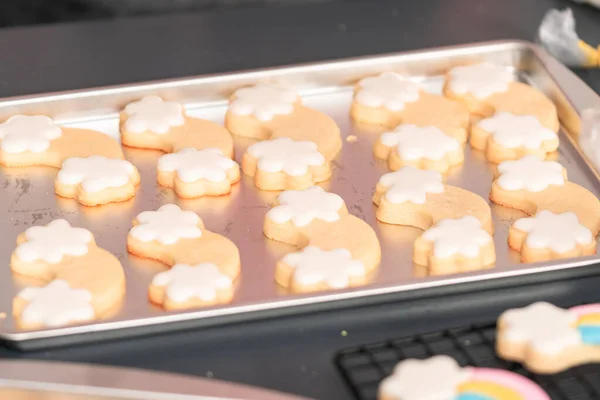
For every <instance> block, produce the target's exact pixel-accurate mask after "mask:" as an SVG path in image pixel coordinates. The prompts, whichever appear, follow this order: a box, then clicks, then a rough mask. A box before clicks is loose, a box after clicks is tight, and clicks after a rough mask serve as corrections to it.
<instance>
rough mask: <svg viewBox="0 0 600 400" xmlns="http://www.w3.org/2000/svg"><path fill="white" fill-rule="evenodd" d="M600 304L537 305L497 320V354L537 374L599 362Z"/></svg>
mask: <svg viewBox="0 0 600 400" xmlns="http://www.w3.org/2000/svg"><path fill="white" fill-rule="evenodd" d="M599 331H600V304H588V305H583V306H577V307H573V308H570V309H563V308H559V307H556V306H554V305H552V304H550V303H546V302H538V303H534V304H531V305H529V306H527V307H524V308H517V309H511V310H507V311H505V312H504V313H502V315H500V318H499V319H498V334H497V339H496V351H497V353H498V355H499V356H500V357H502V358H504V359H506V360H510V361H517V362H520V363H522V364H523V365H524V366H525V367H526V368H527V369H528V370H530V371H532V372H535V373H538V374H554V373H557V372H560V371H563V370H566V369H569V368H571V367H574V366H576V365H581V364H587V363H591V362H598V361H600V346H598V344H599V343H600V342H599V341H598V337H600V336H599Z"/></svg>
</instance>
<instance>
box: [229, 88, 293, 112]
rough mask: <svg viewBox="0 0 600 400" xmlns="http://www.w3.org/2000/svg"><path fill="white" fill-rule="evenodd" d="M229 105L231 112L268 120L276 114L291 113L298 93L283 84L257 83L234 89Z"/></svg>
mask: <svg viewBox="0 0 600 400" xmlns="http://www.w3.org/2000/svg"><path fill="white" fill-rule="evenodd" d="M233 97H234V99H233V101H232V102H231V104H230V105H229V111H231V112H232V113H233V114H236V115H240V116H246V115H254V117H256V119H258V120H259V121H270V120H272V119H273V117H275V116H276V115H286V114H291V113H292V112H293V111H294V103H295V102H296V101H298V94H297V93H296V92H295V91H293V90H291V89H288V88H285V87H283V86H278V85H273V84H267V83H259V84H257V85H255V86H252V87H247V88H242V89H238V90H236V91H235V93H234V95H233Z"/></svg>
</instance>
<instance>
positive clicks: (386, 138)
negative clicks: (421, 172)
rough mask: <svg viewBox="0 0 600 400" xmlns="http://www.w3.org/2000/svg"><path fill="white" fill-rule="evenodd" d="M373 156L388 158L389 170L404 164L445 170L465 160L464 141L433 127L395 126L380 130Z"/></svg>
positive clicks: (394, 169)
mask: <svg viewBox="0 0 600 400" xmlns="http://www.w3.org/2000/svg"><path fill="white" fill-rule="evenodd" d="M373 153H374V154H375V157H377V158H381V159H384V160H387V161H388V165H389V167H390V169H391V170H392V171H396V170H399V169H400V168H402V167H405V166H411V167H414V168H418V169H428V170H435V171H439V172H441V173H445V172H447V171H448V170H449V169H450V167H452V166H455V165H459V164H462V163H463V162H464V159H465V155H464V151H463V144H462V143H461V142H459V141H458V140H456V139H454V138H452V137H450V136H448V135H446V134H445V133H444V132H442V130H440V129H439V128H437V127H435V126H416V125H410V124H402V125H398V126H397V127H396V129H394V130H393V131H391V132H385V133H383V134H382V135H381V136H380V137H379V139H378V140H377V141H376V142H375V145H374V146H373Z"/></svg>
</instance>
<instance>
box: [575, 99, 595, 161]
mask: <svg viewBox="0 0 600 400" xmlns="http://www.w3.org/2000/svg"><path fill="white" fill-rule="evenodd" d="M579 145H580V147H581V149H582V150H583V152H584V153H585V155H586V156H587V158H588V160H589V161H590V162H591V163H592V164H593V165H594V167H595V168H596V169H597V170H600V105H598V106H595V107H592V108H588V109H586V110H584V111H583V112H582V113H581V132H580V133H579Z"/></svg>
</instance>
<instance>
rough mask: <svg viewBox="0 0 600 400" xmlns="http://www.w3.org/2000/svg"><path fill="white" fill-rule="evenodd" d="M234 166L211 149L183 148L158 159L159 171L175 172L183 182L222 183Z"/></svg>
mask: <svg viewBox="0 0 600 400" xmlns="http://www.w3.org/2000/svg"><path fill="white" fill-rule="evenodd" d="M235 165H236V163H235V161H233V160H231V159H230V158H228V157H225V156H224V155H223V152H222V151H221V150H220V149H212V148H210V149H202V150H196V149H192V148H185V149H182V150H179V151H178V152H177V153H171V154H165V155H164V156H162V157H161V158H159V159H158V169H159V170H160V171H163V172H173V171H177V176H178V177H179V179H181V180H182V181H183V182H196V181H197V180H199V179H205V180H207V181H210V182H223V181H225V180H227V171H229V170H230V169H231V168H233V167H234V166H235Z"/></svg>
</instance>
